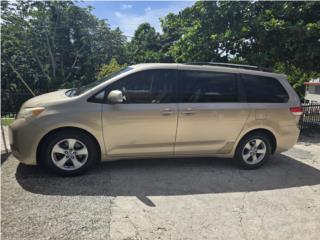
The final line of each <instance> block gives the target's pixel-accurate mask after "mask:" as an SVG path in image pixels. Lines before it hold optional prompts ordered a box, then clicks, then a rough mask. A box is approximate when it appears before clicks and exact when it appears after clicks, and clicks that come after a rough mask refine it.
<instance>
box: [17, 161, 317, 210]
mask: <svg viewBox="0 0 320 240" xmlns="http://www.w3.org/2000/svg"><path fill="white" fill-rule="evenodd" d="M16 179H17V181H18V183H19V184H20V185H21V186H22V187H23V188H24V189H25V190H27V191H30V192H32V193H36V194H45V195H64V196H74V195H84V196H97V195H101V196H136V197H137V198H139V199H141V201H143V202H144V203H146V204H147V205H149V206H152V204H153V203H152V202H150V200H148V198H147V196H171V195H190V194H207V193H232V192H252V191H263V190H273V189H283V188H293V187H301V186H312V185H317V184H320V171H319V170H318V169H316V168H313V167H311V166H309V165H307V164H304V163H302V162H300V161H297V160H295V159H293V158H291V157H288V156H285V155H275V156H273V157H272V158H271V159H270V162H269V163H267V164H266V165H265V166H264V167H262V168H260V169H257V170H241V169H238V168H237V166H236V165H235V163H234V161H233V160H231V159H216V158H214V159H213V158H187V159H186V158H184V159H145V160H122V161H117V162H108V163H101V164H100V165H99V166H98V167H96V168H95V169H93V170H91V171H90V172H88V173H86V174H85V175H82V176H77V177H72V178H65V177H59V176H56V175H52V174H48V173H46V172H45V171H43V170H41V169H40V168H38V167H30V166H25V165H22V164H20V165H19V166H18V167H17V171H16Z"/></svg>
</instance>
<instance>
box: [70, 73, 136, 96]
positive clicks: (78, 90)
mask: <svg viewBox="0 0 320 240" xmlns="http://www.w3.org/2000/svg"><path fill="white" fill-rule="evenodd" d="M132 69H133V68H132V67H125V68H122V69H120V70H119V71H116V72H113V73H111V74H109V75H107V76H105V77H103V78H101V79H99V80H97V81H94V82H92V83H89V84H87V85H85V86H82V87H79V88H74V89H70V90H68V91H67V92H66V95H67V96H69V97H73V96H78V95H80V94H82V93H85V92H86V91H88V90H90V89H92V88H94V87H95V86H98V85H99V84H101V83H103V82H106V81H108V80H110V79H111V78H114V77H116V76H118V75H120V74H122V73H125V72H128V71H130V70H132Z"/></svg>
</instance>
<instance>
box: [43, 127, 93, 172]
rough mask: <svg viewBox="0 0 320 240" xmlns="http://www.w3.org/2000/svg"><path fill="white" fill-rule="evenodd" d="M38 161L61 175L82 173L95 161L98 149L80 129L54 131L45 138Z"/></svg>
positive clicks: (90, 138)
mask: <svg viewBox="0 0 320 240" xmlns="http://www.w3.org/2000/svg"><path fill="white" fill-rule="evenodd" d="M42 146H43V147H42V150H41V154H40V161H41V163H43V164H44V166H45V167H46V168H47V169H49V170H51V171H53V172H55V173H57V174H59V175H62V176H75V175H79V174H82V173H83V172H85V171H86V170H88V169H89V168H90V167H92V166H93V165H94V163H95V162H96V161H97V159H98V157H99V155H98V152H99V151H98V149H97V146H96V143H95V142H94V141H93V139H92V137H91V136H89V135H88V134H85V133H83V132H81V131H76V130H65V131H59V132H55V133H53V134H52V135H50V136H49V137H48V138H47V139H45V142H44V144H43V145H42Z"/></svg>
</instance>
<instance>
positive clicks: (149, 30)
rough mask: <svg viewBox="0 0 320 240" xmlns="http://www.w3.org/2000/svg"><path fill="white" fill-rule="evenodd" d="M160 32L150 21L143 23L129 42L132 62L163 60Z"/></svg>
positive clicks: (129, 53)
mask: <svg viewBox="0 0 320 240" xmlns="http://www.w3.org/2000/svg"><path fill="white" fill-rule="evenodd" d="M160 49H161V42H160V34H159V33H157V32H156V30H155V29H154V28H153V27H151V26H150V24H149V23H143V24H141V25H140V26H139V27H138V28H137V30H136V31H135V33H134V37H133V38H132V39H131V41H130V42H129V43H128V55H129V59H130V60H129V61H130V63H143V62H159V61H161V52H160Z"/></svg>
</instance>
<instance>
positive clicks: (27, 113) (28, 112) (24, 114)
mask: <svg viewBox="0 0 320 240" xmlns="http://www.w3.org/2000/svg"><path fill="white" fill-rule="evenodd" d="M43 111H44V107H34V108H24V109H22V110H21V111H20V112H19V113H18V116H17V118H29V117H36V116H38V115H39V114H40V113H42V112H43Z"/></svg>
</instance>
